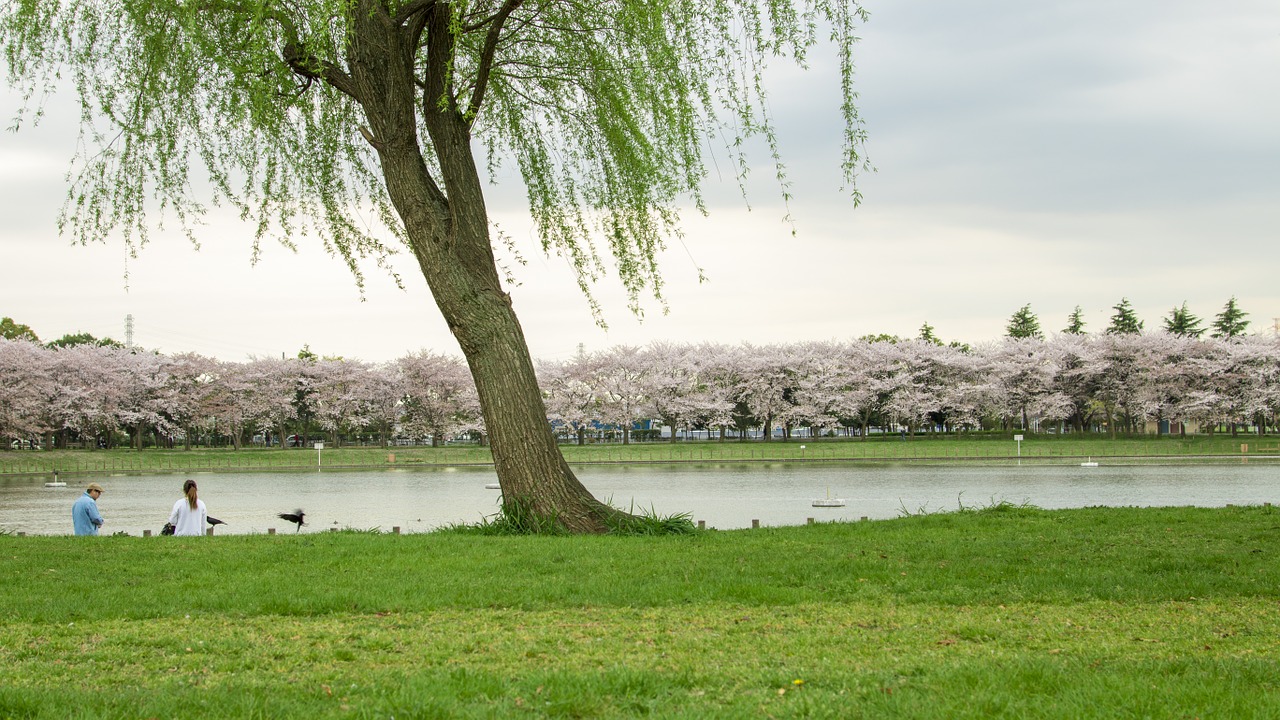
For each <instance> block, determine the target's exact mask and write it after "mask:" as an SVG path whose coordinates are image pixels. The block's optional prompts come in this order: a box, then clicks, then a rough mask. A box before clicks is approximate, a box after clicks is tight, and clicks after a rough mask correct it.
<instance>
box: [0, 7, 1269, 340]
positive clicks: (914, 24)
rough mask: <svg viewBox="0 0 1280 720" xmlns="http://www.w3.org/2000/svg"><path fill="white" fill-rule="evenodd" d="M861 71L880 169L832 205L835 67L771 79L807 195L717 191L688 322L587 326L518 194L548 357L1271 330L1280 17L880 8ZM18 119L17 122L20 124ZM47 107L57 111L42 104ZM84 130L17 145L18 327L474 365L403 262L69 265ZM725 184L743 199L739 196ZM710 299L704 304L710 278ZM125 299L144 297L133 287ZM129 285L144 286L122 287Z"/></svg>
mask: <svg viewBox="0 0 1280 720" xmlns="http://www.w3.org/2000/svg"><path fill="white" fill-rule="evenodd" d="M865 7H867V9H869V10H870V11H871V14H872V18H871V22H870V23H869V24H868V25H866V27H865V28H863V31H862V33H861V35H862V38H863V41H862V42H861V44H860V46H859V48H858V50H857V62H858V79H857V88H858V91H859V93H860V94H861V111H862V114H863V116H864V118H865V120H866V126H867V131H868V133H869V140H868V146H867V150H868V153H869V156H870V159H871V161H872V162H873V163H874V165H875V166H876V168H877V172H875V173H871V174H866V175H864V176H863V177H862V179H861V188H862V191H863V195H864V202H863V204H862V206H861V207H859V208H857V209H855V208H853V206H852V203H851V202H850V200H849V198H848V196H847V195H846V194H843V193H841V192H840V188H839V186H840V178H839V168H838V162H839V157H838V151H839V117H838V113H837V106H836V102H837V99H838V98H837V97H836V96H837V92H836V85H835V81H836V78H835V77H834V74H833V73H834V68H832V67H830V66H829V64H827V63H824V62H822V60H821V58H818V59H817V61H816V62H815V63H814V67H813V68H812V69H811V71H810V72H809V73H806V74H803V75H801V74H797V73H796V72H794V71H791V70H784V69H783V68H781V67H779V71H778V72H777V73H776V77H775V78H774V85H775V91H774V94H773V97H772V109H773V111H774V112H775V114H776V116H777V119H778V124H779V128H780V132H781V143H782V152H783V154H784V157H785V159H786V160H787V162H788V166H789V170H790V173H791V177H792V180H793V182H794V184H795V187H794V192H795V195H796V199H795V200H794V201H793V203H792V205H791V208H790V213H791V216H792V217H793V218H794V230H795V234H794V235H793V234H792V226H791V225H788V224H786V223H784V222H783V217H784V215H785V214H786V211H785V210H784V209H783V208H781V207H779V205H778V202H777V200H778V193H777V191H776V188H772V187H770V184H769V183H768V182H767V181H765V180H767V178H769V177H770V176H771V175H772V172H771V169H770V168H768V167H767V163H766V161H767V157H764V156H759V157H758V158H757V159H758V160H760V161H761V163H762V166H761V168H760V170H759V172H757V173H756V176H757V178H759V179H761V181H760V182H758V183H754V182H753V184H752V187H751V196H750V200H751V209H750V210H749V211H748V210H747V209H746V208H745V206H744V204H743V202H742V201H741V199H740V198H739V197H737V196H735V195H734V192H733V188H732V186H730V185H726V186H725V187H724V188H719V187H715V184H716V183H718V182H720V180H719V178H718V176H716V175H715V168H714V167H713V168H712V173H713V174H712V177H711V182H712V185H713V187H712V188H711V192H710V195H711V197H712V198H713V200H714V202H713V207H712V212H711V216H710V217H709V218H702V217H700V216H698V215H697V214H696V213H689V214H687V215H686V226H685V227H686V233H687V237H686V239H685V241H684V242H683V244H681V243H673V245H672V248H671V251H670V252H669V253H668V255H667V257H665V258H664V268H665V278H666V282H667V289H666V294H667V297H668V300H669V305H670V314H669V315H666V316H663V315H662V314H661V313H660V311H659V307H658V306H657V305H656V304H655V303H652V302H651V303H649V304H648V312H647V313H646V315H645V317H644V320H643V321H642V322H641V321H639V320H637V319H636V318H635V317H633V316H632V315H631V314H630V313H629V312H628V311H627V308H626V303H625V299H624V298H623V297H622V296H621V294H620V293H619V292H617V291H616V290H615V286H614V283H611V282H609V281H606V284H605V285H604V286H602V287H601V288H600V289H599V291H598V292H599V297H600V298H601V300H602V301H603V302H604V305H605V310H606V319H607V320H608V322H609V329H608V331H607V332H606V331H605V330H602V329H600V328H598V327H596V326H595V325H594V323H593V320H592V317H591V314H590V312H589V310H588V307H587V304H586V303H585V301H583V299H582V298H581V296H580V295H579V294H578V292H577V289H576V287H575V286H574V284H573V282H572V279H571V276H570V274H569V273H568V271H567V270H566V268H565V264H564V262H563V261H562V260H559V259H557V258H549V259H548V258H544V257H543V256H541V255H540V254H539V252H538V251H537V250H536V247H537V246H536V244H535V243H534V240H533V238H532V236H531V234H530V231H529V224H528V222H527V213H526V212H525V210H524V208H523V207H522V206H521V205H520V202H519V197H520V194H519V193H518V192H510V191H503V192H497V193H495V194H494V195H493V199H492V200H491V202H490V209H491V211H492V214H493V216H494V219H495V220H496V221H497V222H498V223H499V224H500V226H501V227H502V228H503V229H504V230H505V231H506V232H507V234H509V235H511V236H513V237H514V238H515V239H516V240H517V242H519V243H521V245H522V247H523V255H524V257H525V258H526V259H527V260H528V261H529V262H528V265H527V266H526V267H523V268H518V269H517V272H518V276H519V279H520V280H521V284H520V286H518V287H515V288H513V289H512V295H513V297H514V299H515V303H516V310H517V313H518V314H519V316H520V318H521V321H522V323H523V325H524V328H525V334H526V336H527V338H528V340H529V343H530V349H531V351H532V353H533V355H534V356H535V357H538V358H543V359H562V358H566V357H569V356H570V355H572V354H573V353H574V352H575V351H576V349H577V347H578V345H579V343H581V344H582V345H583V346H585V348H586V349H587V350H588V351H594V350H601V349H605V348H608V347H610V346H614V345H623V344H631V345H643V344H646V343H648V342H651V341H655V340H670V341H679V342H700V341H717V342H723V343H730V344H736V343H739V342H750V343H754V344H766V343H775V342H799V341H806V340H831V339H847V338H853V337H858V336H861V335H865V334H869V333H892V334H897V335H902V336H908V337H910V336H915V335H917V334H918V332H919V329H920V327H921V325H923V324H924V323H925V322H928V323H929V324H931V325H932V326H933V327H934V330H935V333H936V334H937V335H938V336H939V337H941V338H942V339H943V340H947V341H950V340H962V341H965V342H970V343H974V342H982V341H985V340H992V339H996V338H998V337H1000V336H1001V335H1003V333H1004V329H1005V326H1006V324H1007V322H1008V319H1009V316H1010V315H1012V314H1013V313H1014V312H1015V311H1016V310H1017V309H1018V308H1020V307H1021V306H1022V305H1024V304H1027V303H1030V304H1031V307H1032V310H1033V311H1034V312H1036V313H1037V314H1038V315H1039V317H1040V321H1041V324H1042V326H1043V327H1044V329H1045V330H1046V331H1048V332H1056V331H1058V330H1060V329H1062V328H1063V327H1064V326H1065V325H1066V318H1067V315H1068V314H1069V313H1070V312H1071V311H1072V309H1073V308H1074V307H1075V306H1077V305H1079V306H1081V307H1082V308H1083V310H1084V317H1085V319H1086V322H1087V326H1086V330H1094V331H1099V330H1102V329H1103V328H1105V326H1106V324H1107V321H1108V318H1109V317H1110V315H1111V314H1112V312H1113V310H1112V306H1113V305H1115V304H1116V303H1118V302H1119V301H1120V300H1121V298H1123V297H1127V298H1129V300H1130V301H1131V303H1132V304H1133V306H1134V308H1135V309H1136V310H1137V312H1138V314H1139V316H1140V317H1141V318H1142V319H1143V320H1144V321H1145V322H1146V327H1147V328H1148V329H1155V328H1157V327H1159V326H1160V321H1161V319H1162V318H1163V317H1165V316H1166V315H1167V314H1168V312H1169V310H1170V309H1171V308H1173V307H1174V306H1178V305H1181V304H1182V303H1183V302H1184V301H1185V302H1187V303H1188V307H1189V308H1190V310H1191V311H1192V312H1193V313H1195V314H1197V315H1199V316H1200V317H1202V318H1204V319H1205V320H1206V321H1208V320H1211V319H1212V317H1213V315H1215V314H1216V313H1218V312H1219V311H1220V310H1221V309H1222V306H1223V304H1224V303H1225V302H1226V301H1227V299H1228V298H1229V297H1231V296H1233V295H1234V296H1235V297H1237V298H1238V300H1239V304H1240V306H1241V308H1242V309H1244V310H1245V311H1246V312H1248V313H1250V316H1249V319H1250V320H1251V321H1252V323H1253V324H1252V325H1251V326H1250V330H1259V331H1260V330H1267V331H1270V329H1271V328H1272V326H1273V323H1274V322H1275V318H1277V317H1280V281H1278V278H1277V270H1278V269H1280V4H1277V3H1276V2H1275V0H1221V1H1220V2H1218V3H1213V4H1205V3H1201V2H1190V1H1189V0H1174V1H1170V0H1160V1H1156V0H1126V2H1119V3H1118V2H1114V0H1107V1H1102V0H1082V1H1080V2H1074V3H1036V2H1025V0H975V2H969V3H955V2H947V1H944V0H868V2H867V3H866V5H865ZM16 107H17V101H16V98H15V96H14V95H13V94H12V93H8V94H3V95H0V114H3V115H4V116H5V117H6V118H7V117H11V116H12V115H13V112H14V110H15V109H16ZM51 107H57V105H56V104H55V105H52V106H51ZM74 122H75V118H74V117H50V118H48V119H47V120H46V121H45V122H43V123H42V124H41V125H40V126H39V127H37V128H34V129H32V128H30V127H27V128H25V129H24V130H23V131H22V132H20V133H18V134H16V135H15V134H13V133H3V134H0V198H3V199H2V200H0V202H3V207H4V214H3V218H2V220H3V221H2V222H0V267H2V268H3V270H2V271H0V316H10V317H13V318H14V319H15V320H17V321H18V322H20V323H25V324H27V325H30V326H31V327H32V329H33V330H35V332H36V333H37V334H39V335H40V337H41V339H43V340H46V341H47V340H52V339H55V338H57V337H60V336H61V335H64V334H66V333H74V332H88V333H92V334H93V335H96V336H99V337H102V336H110V337H113V338H116V339H118V340H124V339H125V317H126V315H132V316H133V329H134V334H133V340H134V342H135V344H138V345H141V346H143V347H146V348H150V349H157V350H160V351H163V352H166V353H172V352H181V351H195V352H200V353H203V354H207V355H213V356H216V357H219V358H223V359H227V360H244V359H247V358H248V357H250V356H267V355H274V356H279V355H280V354H281V353H284V354H287V355H290V356H292V355H294V354H296V353H297V352H298V350H299V349H300V348H301V347H302V346H303V345H304V344H307V345H309V346H310V347H311V349H312V350H313V351H315V352H317V353H321V354H325V355H342V356H346V357H355V358H360V359H363V360H369V361H384V360H391V359H394V358H396V357H399V356H401V355H404V354H405V353H408V352H412V351H415V350H419V349H424V348H425V349H431V350H435V351H440V352H447V353H450V354H456V353H457V352H458V350H457V345H456V343H455V342H454V341H453V339H452V337H451V336H450V335H449V333H448V331H447V329H446V328H445V325H444V322H443V321H442V320H441V319H440V317H439V313H438V311H437V310H436V308H435V305H434V302H433V301H432V299H431V297H430V295H429V293H428V291H427V289H426V287H425V283H424V281H423V280H422V278H421V275H419V274H418V273H417V271H416V268H415V266H414V264H413V262H412V260H411V258H403V259H401V261H400V262H398V263H397V265H396V267H397V268H398V269H399V271H400V273H401V274H402V275H403V277H404V278H405V281H406V288H405V289H404V290H400V289H397V288H396V287H395V285H394V284H393V283H392V282H391V281H390V280H387V279H385V278H384V276H382V275H380V274H379V270H378V269H377V268H375V267H373V266H372V264H370V265H369V268H368V283H367V288H366V292H365V298H364V300H363V302H362V301H361V298H360V294H359V292H358V290H357V288H356V286H355V284H354V283H353V282H352V280H351V277H350V275H349V274H348V273H347V271H346V269H345V268H344V267H343V265H342V263H341V262H340V261H338V260H335V259H332V258H329V257H328V256H326V255H325V254H324V252H323V250H322V249H321V248H320V247H319V245H318V244H313V245H306V246H303V247H301V248H300V250H299V252H298V253H297V254H294V253H292V252H290V251H288V250H286V249H284V248H282V247H278V246H270V247H268V248H267V249H266V252H265V253H264V255H263V257H262V258H261V260H260V261H259V262H258V264H257V265H256V266H252V265H251V264H250V240H251V229H250V228H248V227H244V226H240V225H238V224H236V223H234V222H223V221H221V220H219V219H218V218H214V219H213V220H212V223H211V226H210V227H209V228H207V230H206V231H205V233H204V235H203V236H202V237H203V240H204V242H203V247H202V249H201V250H200V251H199V252H196V251H194V250H193V249H192V248H191V246H190V245H189V244H187V243H186V241H185V240H184V239H182V238H181V237H179V236H177V235H176V234H170V235H166V234H163V233H161V234H158V235H157V236H156V237H155V239H154V240H153V242H152V244H151V245H149V246H148V247H147V248H146V249H145V250H144V251H143V252H142V254H141V256H140V257H139V258H137V259H132V260H127V261H126V257H125V252H124V248H123V246H122V244H121V243H119V242H118V241H114V242H113V241H109V242H107V243H105V244H103V245H98V246H92V247H87V248H85V247H76V246H72V245H71V244H70V243H69V241H68V239H66V238H64V237H60V236H59V235H58V233H57V229H56V227H55V223H54V221H55V218H56V215H57V211H58V208H59V206H60V205H61V202H62V199H63V197H64V195H65V181H64V175H65V171H66V169H67V163H68V161H69V159H70V157H71V155H72V153H73V151H74V147H73V143H74V141H75V138H76V131H75V124H74ZM725 180H728V178H726V179H725ZM698 267H702V268H703V269H705V271H706V273H707V275H708V276H709V278H710V281H709V282H708V283H705V284H699V283H698V282H697V268H698ZM126 273H127V275H128V280H127V283H126V279H125V278H126ZM126 285H127V288H126Z"/></svg>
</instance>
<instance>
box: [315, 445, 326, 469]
mask: <svg viewBox="0 0 1280 720" xmlns="http://www.w3.org/2000/svg"><path fill="white" fill-rule="evenodd" d="M323 449H324V443H322V442H318V443H316V472H320V451H321V450H323Z"/></svg>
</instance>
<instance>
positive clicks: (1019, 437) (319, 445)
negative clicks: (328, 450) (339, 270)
mask: <svg viewBox="0 0 1280 720" xmlns="http://www.w3.org/2000/svg"><path fill="white" fill-rule="evenodd" d="M1018 439H1019V440H1021V439H1022V436H1021V435H1019V436H1018ZM316 449H317V450H323V449H324V443H322V442H318V443H316Z"/></svg>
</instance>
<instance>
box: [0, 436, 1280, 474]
mask: <svg viewBox="0 0 1280 720" xmlns="http://www.w3.org/2000/svg"><path fill="white" fill-rule="evenodd" d="M1025 438H1027V439H1025V440H1024V441H1023V442H1022V443H1021V455H1020V456H1019V454H1018V453H1019V449H1018V446H1017V444H1015V443H1014V441H1013V440H1012V439H1011V436H1006V437H992V436H955V435H934V436H917V437H914V438H912V439H910V440H906V441H904V440H902V439H900V438H899V437H897V436H892V437H885V438H880V437H877V438H872V439H869V440H867V441H861V440H856V439H844V438H840V439H821V440H805V441H798V440H793V441H790V442H781V441H773V442H767V443H766V442H737V441H732V440H728V441H725V442H716V441H711V442H707V441H699V442H677V443H671V442H654V443H632V444H629V445H621V444H617V443H601V444H591V445H584V446H578V445H567V444H566V445H562V446H561V449H562V450H563V452H564V454H565V457H566V458H567V459H568V460H569V462H570V463H576V464H587V463H682V462H752V461H756V462H779V461H785V462H827V461H843V460H871V461H894V462H942V463H969V462H986V463H1001V462H1013V461H1014V460H1015V459H1018V458H1019V457H1020V458H1021V460H1023V461H1026V462H1036V461H1043V462H1071V461H1078V460H1082V459H1084V458H1087V457H1093V458H1109V459H1116V458H1126V459H1128V460H1129V461H1131V462H1164V461H1168V460H1185V459H1194V460H1199V461H1205V460H1212V459H1224V458H1230V459H1238V458H1240V457H1242V456H1244V457H1255V458H1259V459H1261V458H1262V457H1265V456H1271V457H1273V458H1274V457H1276V456H1280V438H1278V437H1276V436H1267V437H1258V436H1255V435H1240V436H1239V437H1234V438H1233V437H1231V436H1230V435H1223V434H1219V435H1215V436H1212V437H1210V436H1206V435H1194V436H1188V437H1185V438H1181V437H1155V436H1147V437H1129V438H1118V439H1116V440H1111V439H1109V438H1108V437H1106V436H1101V435H1064V436H1058V435H1025ZM1242 448H1243V449H1242ZM317 456H318V457H317ZM317 462H318V463H319V464H321V465H323V466H324V467H329V468H378V467H433V466H448V465H488V464H492V462H493V460H492V456H491V455H490V453H489V449H488V448H487V447H476V446H466V445H452V446H446V447H440V448H430V447H391V448H380V447H344V448H334V447H332V446H329V447H326V449H324V450H323V451H321V452H320V453H317V451H315V450H314V449H309V448H290V449H284V450H281V449H279V448H274V449H266V448H249V449H244V450H234V449H231V448H217V449H193V450H189V451H188V450H182V449H175V450H157V449H147V450H143V451H141V452H137V451H133V450H127V449H120V450H48V451H38V452H32V451H13V450H0V475H6V474H10V475H12V474H41V475H44V474H50V473H52V472H53V471H55V470H57V471H58V472H60V473H65V474H68V475H73V474H86V473H93V474H98V473H104V472H192V471H223V472H246V471H254V472H256V471H262V470H288V469H298V468H306V469H311V468H315V467H316V465H317Z"/></svg>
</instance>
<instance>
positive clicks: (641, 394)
mask: <svg viewBox="0 0 1280 720" xmlns="http://www.w3.org/2000/svg"><path fill="white" fill-rule="evenodd" d="M587 363H588V367H589V371H590V377H591V384H592V385H593V386H594V387H595V388H596V395H597V397H599V398H600V420H601V422H602V423H604V424H606V425H612V426H613V427H615V428H616V429H617V430H618V432H620V433H621V434H622V443H623V444H624V445H626V444H628V443H630V442H631V428H632V427H633V426H634V425H635V424H636V422H637V421H638V420H643V419H650V418H646V417H645V416H644V412H645V411H644V408H645V402H646V400H647V398H646V395H645V374H646V373H647V372H648V371H649V367H648V366H647V365H646V364H645V360H644V356H643V354H642V353H641V351H640V349H639V348H636V347H633V346H630V345H619V346H616V347H613V348H611V349H609V350H607V351H605V352H599V353H592V354H591V355H590V356H588V360H587Z"/></svg>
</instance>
